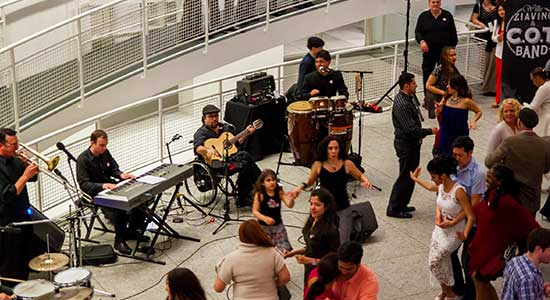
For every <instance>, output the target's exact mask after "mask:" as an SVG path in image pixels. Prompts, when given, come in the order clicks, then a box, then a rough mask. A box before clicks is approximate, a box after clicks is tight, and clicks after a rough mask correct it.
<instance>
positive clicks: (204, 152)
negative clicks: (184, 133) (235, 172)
mask: <svg viewBox="0 0 550 300" xmlns="http://www.w3.org/2000/svg"><path fill="white" fill-rule="evenodd" d="M219 112H220V109H219V108H217V107H216V106H214V105H210V104H209V105H206V106H205V107H204V108H203V109H202V124H203V125H202V126H201V127H200V128H199V129H198V130H197V131H196V132H195V134H194V135H193V148H194V150H195V153H196V154H199V155H201V156H202V157H208V158H212V157H217V156H219V154H218V151H222V149H209V148H206V147H205V146H204V142H205V141H206V140H208V139H211V138H214V139H215V138H218V137H220V135H221V134H222V132H223V131H224V128H223V127H224V125H223V124H222V123H220V122H219ZM246 130H248V132H249V133H253V132H254V131H255V130H256V129H255V128H254V127H252V126H248V127H247V129H246ZM245 138H246V137H242V138H240V139H239V140H238V141H237V144H241V143H242V142H243V141H244V139H245ZM237 146H238V145H237ZM230 160H232V161H238V162H239V163H241V164H242V167H241V169H240V170H239V177H238V178H237V188H238V197H237V206H238V207H244V206H249V205H250V204H251V203H252V201H251V192H252V187H253V185H254V183H255V181H256V179H257V178H258V176H260V172H261V171H260V168H258V166H257V165H256V163H255V162H254V159H253V158H252V156H251V155H250V153H248V152H246V151H239V152H237V153H235V154H234V155H232V156H231V158H230Z"/></svg>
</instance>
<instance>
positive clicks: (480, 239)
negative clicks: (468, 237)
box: [467, 165, 540, 300]
mask: <svg viewBox="0 0 550 300" xmlns="http://www.w3.org/2000/svg"><path fill="white" fill-rule="evenodd" d="M486 181H487V192H486V193H485V199H484V200H483V201H481V202H479V204H478V205H476V206H475V207H474V213H475V216H476V223H477V232H476V234H475V235H474V238H473V240H472V243H471V244H470V247H469V248H468V249H467V251H468V252H469V254H470V268H469V270H471V273H472V274H471V275H472V278H473V280H474V283H475V287H476V295H477V299H479V300H481V299H483V300H491V299H494V300H498V296H497V293H496V291H495V288H494V287H493V286H492V285H491V281H492V280H495V279H497V278H498V277H500V276H502V271H503V270H504V264H505V263H504V253H505V251H506V249H508V248H509V247H510V246H512V245H513V244H520V245H521V244H522V243H524V242H525V241H526V240H527V236H528V235H529V232H531V230H533V229H535V228H538V227H540V226H539V224H537V222H536V221H535V218H534V217H533V216H532V215H531V214H530V213H529V211H528V210H527V209H526V208H525V207H523V206H522V205H521V204H519V202H517V200H516V199H515V197H516V195H517V193H518V183H517V181H516V179H515V178H514V172H513V171H512V170H510V169H509V168H507V167H505V166H503V165H495V166H494V167H492V168H491V169H490V170H489V171H488V172H487V179H486ZM511 220H513V221H511Z"/></svg>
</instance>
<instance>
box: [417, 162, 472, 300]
mask: <svg viewBox="0 0 550 300" xmlns="http://www.w3.org/2000/svg"><path fill="white" fill-rule="evenodd" d="M428 171H429V172H430V176H431V178H432V180H433V182H429V181H424V180H421V179H419V178H418V175H419V174H420V168H417V169H416V170H415V171H414V172H411V178H412V180H414V181H415V182H416V183H418V184H420V185H421V186H422V187H424V188H425V189H427V190H429V191H433V192H437V200H436V210H435V225H436V226H435V227H434V230H433V233H432V240H431V243H430V252H429V254H428V265H429V268H430V272H431V273H432V275H433V276H434V277H435V278H436V279H437V281H438V282H439V284H440V285H441V293H440V294H439V295H438V296H437V297H436V298H435V299H440V300H451V299H455V298H456V295H455V294H454V292H453V290H452V286H453V284H454V278H453V269H452V264H451V253H453V252H454V251H455V250H456V249H458V247H460V244H461V243H462V241H463V240H465V239H466V238H467V237H468V234H469V232H470V230H471V228H472V226H473V223H474V214H473V211H472V206H471V205H470V200H469V199H468V196H467V195H466V191H465V190H464V187H463V186H461V185H460V184H458V183H456V182H454V181H453V180H452V179H451V177H450V176H451V174H454V173H456V162H455V161H454V159H453V158H451V157H448V156H444V157H436V158H434V159H433V160H431V161H430V162H429V163H428ZM434 183H435V184H434ZM464 216H465V217H466V218H467V220H468V221H467V223H466V224H464V221H463V220H464Z"/></svg>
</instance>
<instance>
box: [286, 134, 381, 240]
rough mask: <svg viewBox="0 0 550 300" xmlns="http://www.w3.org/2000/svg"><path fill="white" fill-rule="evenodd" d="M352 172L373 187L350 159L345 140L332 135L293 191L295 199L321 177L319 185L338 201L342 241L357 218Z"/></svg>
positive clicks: (291, 193) (357, 178)
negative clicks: (350, 186)
mask: <svg viewBox="0 0 550 300" xmlns="http://www.w3.org/2000/svg"><path fill="white" fill-rule="evenodd" d="M349 176H351V177H353V178H355V179H356V180H357V181H360V182H361V185H362V186H363V187H364V188H372V185H371V184H370V182H369V180H368V179H367V176H365V174H363V173H362V172H361V171H359V169H358V168H357V167H356V166H355V164H354V163H353V162H352V161H351V160H349V159H347V155H346V151H345V149H344V146H343V144H342V141H341V140H340V139H339V138H338V137H335V136H331V135H329V136H327V137H325V138H324V139H323V140H321V142H320V143H319V146H318V149H317V160H316V161H315V162H314V163H313V165H312V166H311V171H310V172H309V177H308V178H307V180H306V181H305V182H302V184H300V185H298V186H297V187H296V188H295V189H294V190H293V191H292V192H290V196H291V197H292V199H294V198H296V197H297V196H298V195H299V194H300V192H301V191H302V190H303V189H305V188H307V187H308V186H311V185H313V184H315V182H316V181H317V179H319V185H320V186H321V187H323V188H326V189H327V190H328V191H329V192H330V193H331V194H332V196H333V197H334V200H335V201H336V211H337V214H338V217H339V218H340V223H339V227H338V231H339V233H340V242H342V243H344V242H346V241H349V239H350V235H351V227H352V221H353V220H352V215H351V207H350V203H349V197H348V191H347V184H348V177H349Z"/></svg>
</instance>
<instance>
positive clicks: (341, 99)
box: [330, 95, 348, 116]
mask: <svg viewBox="0 0 550 300" xmlns="http://www.w3.org/2000/svg"><path fill="white" fill-rule="evenodd" d="M330 102H332V115H335V116H341V115H344V114H345V113H346V104H347V103H348V98H346V96H344V95H338V96H332V97H330Z"/></svg>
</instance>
